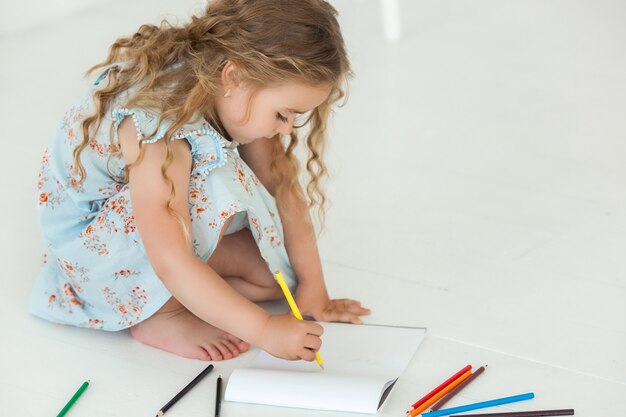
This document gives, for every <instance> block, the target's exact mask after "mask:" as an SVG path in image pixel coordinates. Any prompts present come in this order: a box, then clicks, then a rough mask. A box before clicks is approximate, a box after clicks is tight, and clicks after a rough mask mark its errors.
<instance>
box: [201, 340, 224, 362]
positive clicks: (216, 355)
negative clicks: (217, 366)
mask: <svg viewBox="0 0 626 417" xmlns="http://www.w3.org/2000/svg"><path fill="white" fill-rule="evenodd" d="M203 348H204V350H206V351H207V352H208V353H209V356H211V359H210V360H212V361H221V360H222V359H224V357H223V356H222V353H221V352H220V351H219V350H218V349H217V348H216V347H215V345H213V344H207V345H205V346H203Z"/></svg>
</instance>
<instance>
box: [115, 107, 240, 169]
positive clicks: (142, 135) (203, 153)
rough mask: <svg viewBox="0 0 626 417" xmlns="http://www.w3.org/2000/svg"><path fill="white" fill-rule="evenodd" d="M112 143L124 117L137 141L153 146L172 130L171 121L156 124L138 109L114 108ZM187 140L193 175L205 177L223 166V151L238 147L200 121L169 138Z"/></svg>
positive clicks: (155, 117) (151, 115)
mask: <svg viewBox="0 0 626 417" xmlns="http://www.w3.org/2000/svg"><path fill="white" fill-rule="evenodd" d="M111 116H112V118H113V123H114V140H115V142H116V143H118V142H119V141H118V139H117V129H118V127H119V125H120V123H121V122H122V120H124V118H125V117H132V119H133V124H134V125H135V129H136V130H137V138H138V140H142V141H143V142H144V143H154V142H156V141H158V140H160V139H162V138H163V137H164V136H165V133H166V132H167V129H168V128H169V127H170V126H171V123H172V122H171V120H167V119H166V120H162V121H161V123H160V124H159V117H158V115H157V114H155V113H152V112H149V111H146V110H144V109H139V108H126V107H120V108H116V109H114V110H113V112H112V115H111ZM179 139H186V140H187V142H189V145H190V146H191V154H192V157H193V166H192V174H197V173H199V174H203V175H206V174H208V173H209V172H210V171H211V170H213V169H215V168H219V167H222V166H224V164H226V158H227V153H226V149H232V148H234V147H235V146H237V143H236V142H229V141H227V140H226V139H224V138H223V137H222V136H221V135H220V134H219V133H218V132H217V131H216V130H215V129H214V128H213V127H212V126H211V125H209V124H208V123H207V122H206V121H204V120H202V121H201V122H199V123H189V124H186V125H184V126H183V127H182V128H181V129H180V130H178V132H176V133H175V134H174V135H173V136H172V140H179Z"/></svg>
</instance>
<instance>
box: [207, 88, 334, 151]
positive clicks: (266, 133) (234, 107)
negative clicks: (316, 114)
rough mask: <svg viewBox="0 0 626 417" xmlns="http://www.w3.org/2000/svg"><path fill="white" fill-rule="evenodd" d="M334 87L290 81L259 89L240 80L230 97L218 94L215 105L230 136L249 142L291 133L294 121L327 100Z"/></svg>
mask: <svg viewBox="0 0 626 417" xmlns="http://www.w3.org/2000/svg"><path fill="white" fill-rule="evenodd" d="M331 89H332V87H331V86H330V85H320V86H310V85H306V84H301V83H297V82H289V83H286V84H282V85H279V86H276V87H267V88H263V89H260V90H258V89H256V90H255V89H253V88H251V87H250V86H247V85H246V84H245V83H240V84H239V85H237V86H235V87H231V88H230V96H229V97H222V96H218V97H216V102H215V107H216V111H217V114H218V116H219V118H220V120H221V122H222V124H223V126H224V129H226V131H227V132H228V134H229V135H230V137H231V138H232V139H233V140H234V141H236V142H239V143H242V144H245V143H250V142H253V141H254V140H256V139H259V138H271V137H274V136H275V135H276V134H277V133H280V134H282V135H288V134H289V133H290V132H291V130H292V129H293V125H294V120H295V119H296V118H297V117H298V116H299V115H300V114H303V113H307V112H309V111H311V110H313V109H315V108H316V107H317V106H319V105H320V104H322V103H323V102H324V101H326V99H327V98H328V95H329V94H330V92H331ZM303 117H306V116H303ZM305 120H306V119H305ZM296 124H297V123H296Z"/></svg>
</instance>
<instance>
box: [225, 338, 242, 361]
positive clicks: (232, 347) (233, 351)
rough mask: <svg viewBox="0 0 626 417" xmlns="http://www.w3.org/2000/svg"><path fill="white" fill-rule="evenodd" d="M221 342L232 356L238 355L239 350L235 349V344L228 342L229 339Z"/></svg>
mask: <svg viewBox="0 0 626 417" xmlns="http://www.w3.org/2000/svg"><path fill="white" fill-rule="evenodd" d="M222 343H223V344H224V346H226V348H227V349H228V350H229V352H230V353H231V354H232V355H233V358H235V357H237V356H239V350H238V349H237V346H235V345H234V344H233V343H232V342H230V341H229V340H222Z"/></svg>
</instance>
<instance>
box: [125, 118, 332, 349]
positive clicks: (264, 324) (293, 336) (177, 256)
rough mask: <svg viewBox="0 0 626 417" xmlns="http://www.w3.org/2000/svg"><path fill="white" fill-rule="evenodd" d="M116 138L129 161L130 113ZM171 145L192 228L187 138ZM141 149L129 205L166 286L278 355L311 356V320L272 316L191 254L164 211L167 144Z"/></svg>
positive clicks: (134, 149) (132, 147)
mask: <svg viewBox="0 0 626 417" xmlns="http://www.w3.org/2000/svg"><path fill="white" fill-rule="evenodd" d="M118 137H119V138H120V145H121V148H122V154H123V156H124V159H125V160H126V161H127V162H128V163H130V162H133V161H135V160H136V159H137V157H138V155H139V145H138V141H137V135H136V131H135V126H134V125H133V122H132V119H131V118H130V117H127V118H126V119H125V120H124V121H123V122H122V124H121V125H120V127H119V129H118ZM171 145H172V146H171V148H172V152H173V154H174V155H173V160H172V163H171V165H170V166H169V168H168V170H167V173H168V176H169V177H170V178H171V180H172V182H173V185H174V187H175V191H176V193H175V196H174V200H173V209H174V210H176V212H177V213H179V214H180V215H181V216H182V217H183V219H184V223H185V224H186V226H187V228H188V230H189V231H191V221H190V217H189V206H188V204H189V203H188V195H189V188H188V187H189V177H190V173H191V164H192V158H191V151H190V147H189V144H188V143H187V141H185V140H174V141H172V143H171ZM143 147H144V148H145V153H144V158H143V160H142V161H141V162H140V163H139V164H138V165H137V166H135V167H133V168H131V169H130V174H129V185H130V190H131V203H132V206H133V212H134V216H135V221H136V223H137V228H138V231H139V235H140V236H141V239H142V242H143V245H144V247H145V249H146V253H147V255H148V258H149V260H150V263H151V265H152V267H153V269H154V271H155V272H156V274H157V275H158V276H159V278H160V279H161V280H162V281H163V283H164V284H165V286H166V287H167V289H168V290H169V291H170V292H171V293H172V295H173V296H174V297H175V298H176V299H177V300H178V301H180V303H181V304H183V305H184V306H185V307H186V308H187V309H188V310H189V311H191V312H192V313H193V314H195V315H196V316H197V317H199V318H200V319H202V320H204V321H205V322H207V323H210V324H212V325H214V326H216V327H218V328H220V329H222V330H224V331H226V332H229V333H231V334H233V335H235V336H237V337H239V338H241V339H242V340H244V341H246V342H249V343H251V344H254V345H257V346H260V347H261V348H263V349H265V350H267V351H268V352H269V353H271V354H273V355H276V356H279V357H282V358H286V359H299V358H300V359H306V360H313V359H314V353H313V352H312V351H311V350H310V349H307V343H306V342H305V341H308V345H310V343H311V339H310V338H311V335H317V336H319V335H321V328H317V327H310V326H304V327H303V326H301V324H314V323H305V322H301V321H298V320H295V319H292V318H289V320H285V319H286V317H281V316H270V315H269V314H268V313H267V312H265V310H263V309H262V308H260V307H259V306H257V305H256V304H254V303H252V302H251V301H249V300H248V299H246V298H245V297H243V296H242V295H240V294H239V293H237V292H236V291H235V290H234V289H233V288H232V287H231V286H230V285H228V284H227V283H226V281H224V280H223V279H222V277H220V276H219V275H218V274H217V273H216V272H215V271H214V270H213V269H211V268H210V267H209V266H208V265H207V264H205V263H204V262H202V261H201V260H200V259H199V258H198V257H197V256H195V254H194V253H193V250H192V248H191V246H190V245H189V244H188V242H187V241H186V239H185V235H184V232H183V229H182V226H181V224H180V223H179V222H178V221H177V220H176V219H175V218H174V217H173V216H172V215H170V213H168V211H167V209H166V207H167V201H168V199H169V198H170V193H171V190H170V184H168V183H167V182H166V181H165V179H164V178H163V175H162V174H161V166H162V164H163V161H165V157H166V152H167V149H166V144H165V142H164V141H163V140H159V141H157V142H155V143H150V144H148V143H146V144H144V145H143ZM283 344H284V345H285V346H281V345H283Z"/></svg>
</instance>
